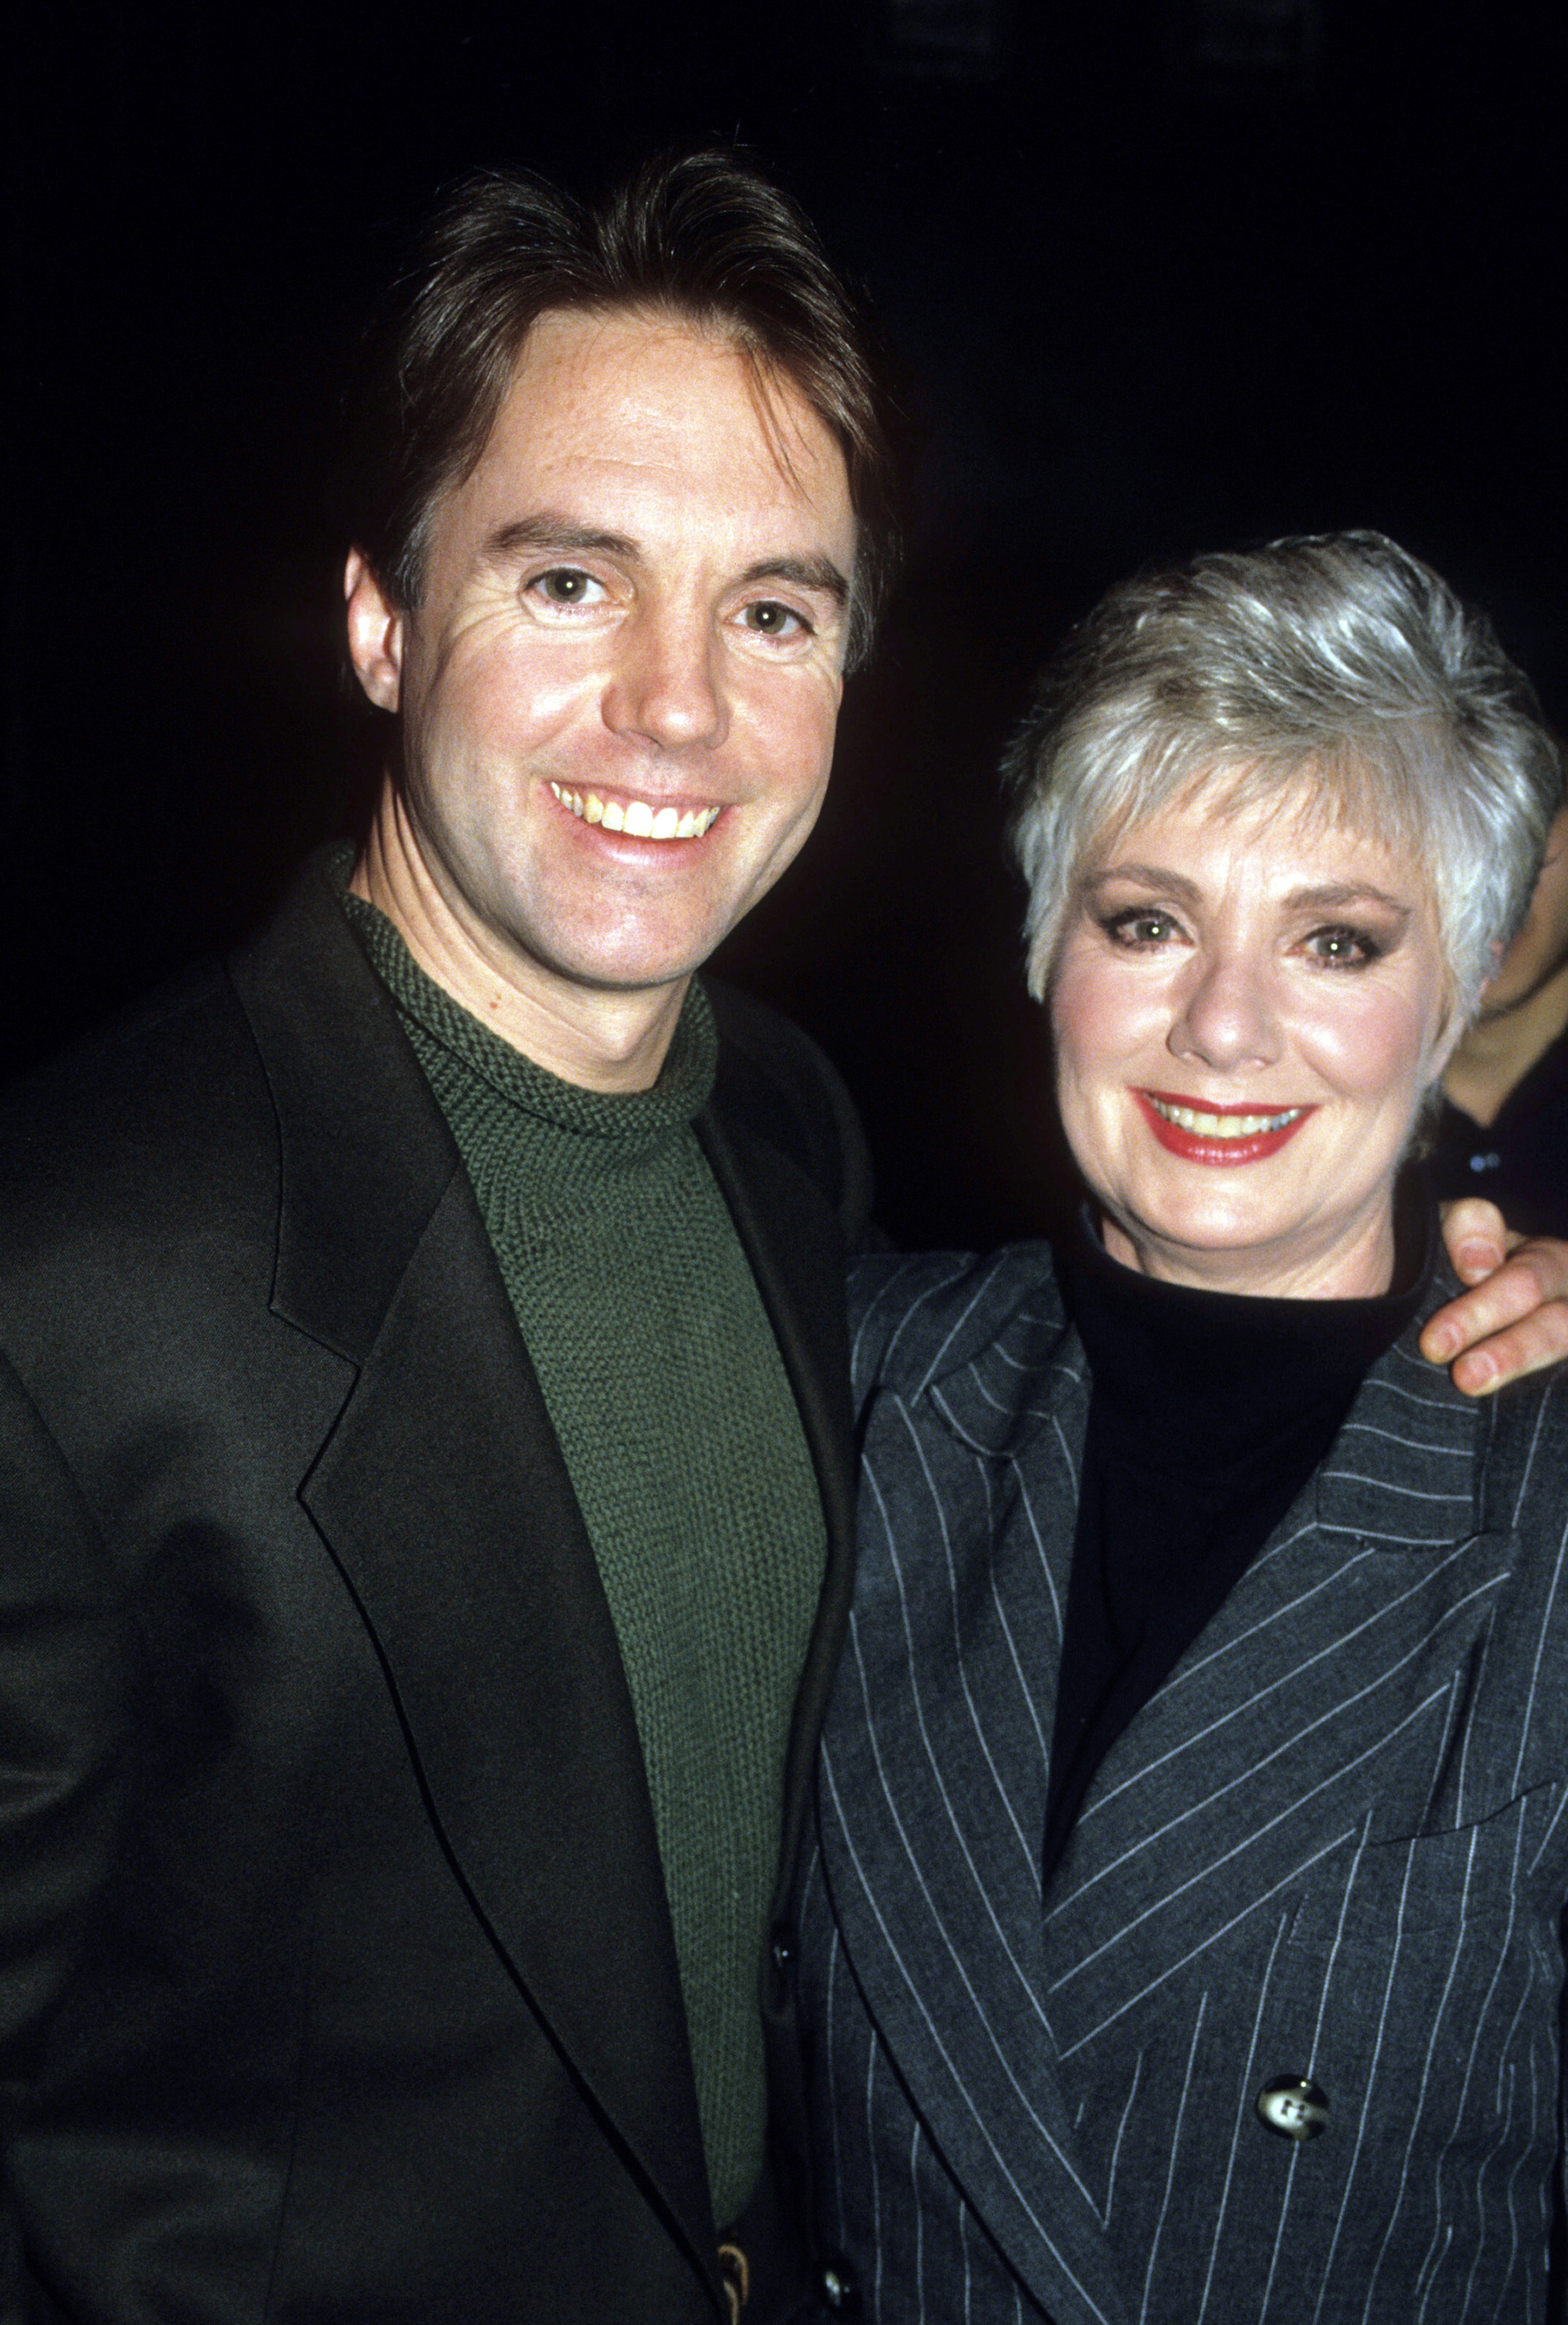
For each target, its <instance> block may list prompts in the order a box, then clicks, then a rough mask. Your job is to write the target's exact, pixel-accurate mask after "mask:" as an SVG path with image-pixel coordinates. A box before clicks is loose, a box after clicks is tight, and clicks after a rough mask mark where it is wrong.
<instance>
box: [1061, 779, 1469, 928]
mask: <svg viewBox="0 0 1568 2325" xmlns="http://www.w3.org/2000/svg"><path fill="white" fill-rule="evenodd" d="M1171 855H1179V856H1181V857H1184V858H1192V857H1202V858H1205V859H1209V860H1217V859H1219V858H1220V857H1232V856H1246V857H1248V858H1249V859H1250V860H1251V861H1252V862H1253V863H1254V864H1255V865H1257V866H1261V867H1262V868H1265V869H1266V867H1267V866H1268V865H1269V864H1270V863H1275V864H1277V865H1278V866H1279V868H1280V869H1281V871H1282V872H1283V871H1285V869H1286V868H1289V869H1291V870H1293V871H1299V870H1301V869H1302V868H1304V867H1307V868H1310V867H1312V866H1317V867H1319V868H1321V869H1322V870H1323V871H1324V872H1325V873H1327V872H1330V871H1331V873H1332V875H1333V876H1334V878H1335V879H1336V880H1341V881H1342V880H1347V879H1355V878H1357V877H1364V878H1365V879H1366V880H1368V881H1369V882H1370V883H1371V884H1372V885H1376V886H1378V888H1381V889H1385V890H1387V889H1390V888H1393V889H1396V890H1397V891H1398V892H1400V894H1402V895H1403V896H1404V897H1405V898H1406V901H1408V902H1411V903H1415V901H1417V900H1418V899H1426V900H1428V901H1433V902H1434V901H1435V900H1434V898H1433V888H1432V883H1431V880H1430V879H1429V877H1428V875H1427V872H1426V868H1425V866H1424V864H1423V862H1422V860H1421V858H1420V857H1419V855H1418V854H1417V853H1416V852H1415V849H1414V848H1411V847H1409V846H1408V845H1407V844H1406V843H1405V842H1404V841H1403V840H1402V838H1400V837H1398V836H1397V835H1395V834H1387V833H1380V832H1378V831H1374V830H1369V829H1365V828H1363V826H1362V825H1361V824H1360V822H1359V820H1354V819H1353V818H1352V816H1351V814H1350V811H1349V808H1348V805H1347V802H1345V801H1343V800H1342V799H1341V798H1339V797H1337V796H1336V795H1335V794H1334V793H1333V792H1331V791H1330V790H1329V789H1328V788H1327V786H1325V785H1324V784H1322V783H1316V782H1313V781H1312V780H1311V779H1310V778H1305V777H1304V778H1302V779H1300V780H1298V781H1296V782H1295V783H1289V784H1285V785H1273V786H1270V787H1268V788H1266V789H1260V788H1257V787H1256V786H1255V785H1253V784H1250V783H1248V781H1247V779H1246V774H1245V771H1243V772H1242V773H1236V772H1227V773H1214V774H1212V775H1209V776H1202V777H1199V778H1198V779H1196V780H1195V781H1193V782H1192V783H1187V784H1186V785H1184V786H1183V789H1182V790H1181V791H1179V792H1176V793H1175V794H1174V796H1173V797H1171V798H1170V799H1168V800H1165V801H1161V802H1160V803H1159V804H1158V805H1157V806H1155V807H1154V808H1152V809H1150V810H1149V811H1146V813H1144V814H1142V815H1141V816H1140V815H1130V814H1129V815H1126V816H1123V817H1122V818H1120V819H1119V820H1117V821H1116V822H1114V823H1109V824H1108V825H1107V826H1106V827H1105V828H1104V829H1101V830H1100V831H1099V833H1097V834H1096V835H1095V836H1094V837H1093V838H1092V839H1091V840H1090V844H1089V845H1088V846H1087V847H1086V848H1085V849H1084V852H1083V855H1082V857H1081V864H1080V873H1081V877H1082V878H1084V879H1094V878H1096V877H1098V876H1099V875H1102V874H1103V873H1105V872H1106V871H1108V870H1111V869H1114V868H1115V867H1116V866H1118V864H1127V863H1137V864H1139V865H1143V866H1155V865H1156V864H1158V863H1159V862H1160V861H1162V860H1163V859H1164V857H1167V856H1171Z"/></svg>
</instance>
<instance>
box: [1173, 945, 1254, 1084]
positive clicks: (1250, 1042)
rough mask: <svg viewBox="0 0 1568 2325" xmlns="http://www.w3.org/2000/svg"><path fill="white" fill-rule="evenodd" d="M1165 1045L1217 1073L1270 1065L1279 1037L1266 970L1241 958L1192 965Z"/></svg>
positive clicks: (1195, 962)
mask: <svg viewBox="0 0 1568 2325" xmlns="http://www.w3.org/2000/svg"><path fill="white" fill-rule="evenodd" d="M1165 1046H1166V1048H1167V1049H1168V1050H1169V1051H1170V1052H1171V1054H1172V1056H1173V1057H1176V1058H1182V1059H1184V1060H1190V1061H1193V1062H1195V1063H1198V1064H1201V1065H1205V1066H1211V1067H1213V1068H1214V1069H1215V1070H1217V1071H1222V1072H1223V1071H1229V1070H1232V1069H1233V1068H1236V1067H1239V1066H1266V1065H1272V1064H1273V1063H1274V1062H1275V1061H1276V1059H1277V1058H1278V1056H1279V1053H1280V1033H1279V1024H1278V1020H1277V1016H1276V1009H1275V1001H1274V995H1273V991H1272V987H1271V984H1270V980H1269V976H1268V971H1267V968H1266V965H1265V964H1263V963H1261V962H1257V961H1252V960H1249V959H1245V958H1240V957H1230V958H1227V959H1208V960H1203V959H1199V960H1196V961H1194V962H1193V963H1192V968H1191V970H1190V973H1189V977H1188V979H1187V982H1186V984H1185V986H1184V987H1183V992H1182V995H1181V998H1180V1005H1179V1007H1178V1011H1177V1014H1176V1017H1175V1019H1174V1023H1173V1024H1172V1026H1171V1030H1170V1033H1169V1034H1168V1035H1167V1037H1166V1042H1165Z"/></svg>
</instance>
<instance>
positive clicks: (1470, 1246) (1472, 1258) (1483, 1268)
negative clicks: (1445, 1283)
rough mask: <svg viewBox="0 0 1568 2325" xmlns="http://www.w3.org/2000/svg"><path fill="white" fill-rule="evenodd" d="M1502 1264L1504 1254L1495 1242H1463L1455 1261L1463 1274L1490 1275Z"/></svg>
mask: <svg viewBox="0 0 1568 2325" xmlns="http://www.w3.org/2000/svg"><path fill="white" fill-rule="evenodd" d="M1454 1264H1455V1266H1456V1267H1457V1268H1458V1269H1459V1272H1460V1274H1461V1275H1489V1274H1491V1272H1492V1270H1493V1268H1494V1267H1500V1266H1501V1265H1502V1264H1503V1255H1502V1253H1501V1252H1500V1251H1499V1250H1498V1246H1497V1245H1496V1244H1495V1243H1461V1245H1460V1247H1459V1257H1458V1259H1457V1260H1456V1261H1455V1262H1454Z"/></svg>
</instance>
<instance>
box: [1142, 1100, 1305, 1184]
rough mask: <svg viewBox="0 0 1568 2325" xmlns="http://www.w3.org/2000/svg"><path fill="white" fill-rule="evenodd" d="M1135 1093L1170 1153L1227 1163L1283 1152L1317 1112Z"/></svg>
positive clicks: (1192, 1159)
mask: <svg viewBox="0 0 1568 2325" xmlns="http://www.w3.org/2000/svg"><path fill="white" fill-rule="evenodd" d="M1132 1097H1133V1098H1134V1100H1135V1101H1136V1103H1137V1105H1139V1106H1140V1107H1142V1108H1143V1109H1144V1112H1145V1114H1146V1116H1147V1118H1148V1124H1149V1127H1150V1129H1151V1130H1152V1131H1153V1132H1154V1134H1155V1137H1156V1138H1157V1139H1158V1140H1159V1142H1160V1144H1161V1145H1162V1146H1163V1147H1164V1149H1165V1150H1166V1152H1167V1153H1171V1154H1180V1155H1182V1156H1183V1158H1184V1159H1185V1160H1186V1161H1187V1162H1189V1163H1218V1164H1220V1166H1221V1167H1223V1168H1226V1169H1233V1168H1234V1167H1236V1166H1237V1165H1238V1164H1239V1163H1261V1162H1262V1161H1263V1160H1264V1158H1265V1156H1266V1155H1269V1154H1277V1153H1278V1152H1279V1150H1280V1148H1281V1147H1282V1146H1283V1145H1284V1144H1285V1141H1286V1140H1287V1139H1289V1138H1292V1137H1294V1135H1295V1133H1296V1132H1297V1131H1298V1130H1299V1129H1300V1128H1301V1125H1302V1124H1303V1123H1304V1121H1305V1120H1306V1118H1307V1116H1308V1115H1309V1114H1313V1113H1315V1112H1316V1108H1315V1107H1310V1106H1291V1107H1272V1108H1266V1107H1248V1106H1211V1105H1209V1104H1208V1103H1207V1102H1206V1101H1202V1102H1200V1101H1197V1100H1194V1099H1189V1098H1173V1097H1172V1096H1171V1095H1170V1093H1169V1092H1168V1091H1165V1090H1141V1089H1135V1090H1134V1091H1133V1092H1132Z"/></svg>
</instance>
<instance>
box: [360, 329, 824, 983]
mask: <svg viewBox="0 0 1568 2325" xmlns="http://www.w3.org/2000/svg"><path fill="white" fill-rule="evenodd" d="M854 553H855V520H854V515H853V513H852V511H851V508H850V505H849V486H848V481H847V477H846V474H845V468H844V463H843V459H842V457H841V455H840V451H839V449H838V447H837V445H836V444H835V443H834V441H833V440H832V438H831V436H830V434H829V432H828V431H827V430H826V428H825V427H824V426H823V425H822V423H821V421H819V420H818V418H817V417H816V415H815V414H814V413H813V412H812V410H811V409H810V407H809V406H808V405H807V404H806V403H804V402H803V400H802V399H801V398H800V397H799V396H798V395H797V394H795V393H794V392H793V390H792V389H791V388H790V387H789V386H788V385H787V384H784V383H783V382H780V381H776V380H775V381H773V382H771V383H769V384H767V386H766V388H765V390H759V387H758V384H757V383H756V378H755V376H754V375H753V372H752V370H751V367H750V366H748V365H747V361H746V359H745V357H743V356H742V354H741V353H740V351H739V350H738V348H736V347H734V346H733V345H732V344H731V343H730V342H728V340H725V339H723V338H718V337H715V336H710V335H709V334H706V333H703V332H700V331H699V330H697V329H693V328H692V327H691V326H690V325H688V324H685V323H682V322H679V321H674V320H670V319H669V318H666V317H662V316H658V315H654V314H649V313H643V312H636V311H626V312H613V313H609V314H606V315H587V314H574V313H557V312H552V313H549V314H546V315H544V316H543V317H542V319H541V320H539V322H538V323H536V324H535V326H534V328H533V331H532V332H531V333H530V335H529V338H528V339H527V342H526V344H525V346H524V351H523V355H522V357H521V359H520V361H519V363H518V366H517V368H516V372H515V375H514V377H513V380H512V384H511V387H510V390H509V392H508V394H507V395H506V400H505V402H504V403H503V404H502V406H501V410H500V412H499V413H498V415H497V418H496V424H495V427H494V429H493V430H492V431H491V435H490V439H489V442H488V443H487V446H486V449H485V452H484V455H483V457H482V459H480V461H479V464H478V468H476V469H475V471H474V473H473V475H472V476H471V477H469V478H468V480H467V482H466V483H464V484H463V485H462V486H459V488H458V489H457V490H455V491H454V492H452V493H450V494H449V495H448V496H447V497H446V498H445V499H444V500H442V501H441V503H440V504H439V505H438V506H437V508H436V510H435V513H434V517H433V522H432V523H431V531H430V540H429V548H428V554H427V558H426V562H425V581H424V589H423V594H422V600H421V603H420V604H419V606H418V607H416V608H415V609H414V610H413V612H412V613H408V614H399V613H396V612H395V611H394V609H391V608H385V625H384V628H383V630H382V632H381V634H380V635H382V637H383V639H384V644H383V646H382V649H381V651H380V653H379V656H378V657H376V656H368V655H366V654H364V653H362V652H361V641H362V639H363V637H364V636H365V635H367V634H368V632H367V628H366V623H365V621H364V620H363V619H362V620H361V621H360V623H359V627H358V630H357V632H355V620H356V616H355V605H354V600H353V599H352V598H351V601H350V625H351V633H353V634H354V635H355V636H356V660H357V664H358V667H359V669H360V673H361V677H362V679H363V680H364V681H365V683H366V689H367V690H368V691H369V692H370V693H371V694H372V696H373V699H376V700H378V701H380V702H382V703H383V704H384V706H385V707H386V708H388V709H396V710H398V711H399V712H400V713H401V716H402V722H403V752H404V808H405V813H406V817H407V820H408V824H409V826H410V828H411V829H412V832H413V838H414V840H415V844H416V845H417V848H418V851H419V854H420V857H422V861H423V864H424V866H425V870H426V872H427V874H428V876H429V878H430V880H431V883H432V884H433V885H434V886H435V887H436V888H437V889H438V890H439V892H440V894H441V900H442V903H443V904H444V905H445V907H446V908H447V910H448V911H449V912H451V913H452V914H454V915H455V917H456V919H457V920H458V922H459V924H460V925H461V926H462V928H463V930H464V931H465V933H466V934H467V935H468V936H469V937H470V938H471V939H472V940H474V941H475V942H477V943H478V945H479V947H480V948H481V949H482V950H483V951H485V952H486V954H487V956H488V957H489V958H490V959H491V960H492V961H493V962H494V963H495V964H496V966H497V967H498V968H501V969H503V971H504V972H506V973H507V974H509V975H510V976H512V977H515V978H519V979H521V980H523V981H524V982H527V981H528V980H529V979H533V980H534V981H535V982H537V981H538V980H539V979H540V978H541V977H543V979H544V980H546V981H550V980H559V979H565V980H566V981H567V982H568V983H570V984H571V985H574V986H577V987H593V988H598V989H601V990H604V989H614V990H627V989H631V988H646V987H659V986H663V985H669V984H673V983H674V982H675V981H676V980H678V979H680V978H682V977H685V976H686V975H687V974H689V972H690V971H691V969H692V968H695V967H696V966H697V965H698V963H699V962H700V961H701V960H702V959H705V958H706V956H707V955H708V954H709V953H710V951H711V950H712V949H713V947H714V946H715V945H716V944H717V943H718V942H719V939H720V938H721V937H722V936H723V935H724V934H725V932H726V931H727V930H728V929H729V928H731V927H732V926H733V925H734V923H735V922H737V921H738V919H739V918H740V917H741V915H742V914H743V913H744V912H747V911H748V910H749V909H750V907H751V906H752V905H753V904H754V903H756V900H757V898H758V897H759V896H761V895H762V894H765V891H766V890H767V889H768V888H770V887H771V886H772V885H773V883H774V882H775V880H776V879H777V878H778V876H779V875H780V873H781V872H782V871H783V870H784V866H786V865H787V864H788V863H789V862H790V860H791V858H792V857H793V856H794V854H795V852H796V850H797V849H798V848H800V846H801V844H802V842H803V840H804V839H805V838H806V836H807V834H808V833H809V832H810V830H811V828H812V824H813V823H814V821H815V820H816V817H817V812H818V810H819V808H820V807H821V800H822V794H823V792H824V790H825V788H826V785H827V780H828V770H829V765H830V760H831V755H832V746H833V726H834V720H835V718H836V716H837V712H838V707H839V699H840V691H841V685H842V681H841V667H842V662H843V653H844V643H845V636H846V629H847V613H848V608H847V604H846V585H847V584H848V581H849V577H850V573H851V568H852V564H853V560H854ZM350 570H351V578H352V574H353V571H354V569H353V568H352V567H351V569H350ZM358 588H359V590H360V591H361V592H363V591H365V590H368V591H369V592H370V593H371V597H372V598H373V599H374V600H375V602H376V606H377V607H378V606H379V605H380V603H381V601H380V600H379V597H378V593H377V592H376V584H375V582H374V579H372V578H371V577H369V576H366V575H362V577H361V579H360V582H359V584H358ZM363 610H364V609H363V607H362V608H361V612H362V613H363ZM374 613H375V607H372V615H373V616H374ZM369 627H370V628H374V618H373V619H372V621H371V624H370V625H369Z"/></svg>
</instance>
